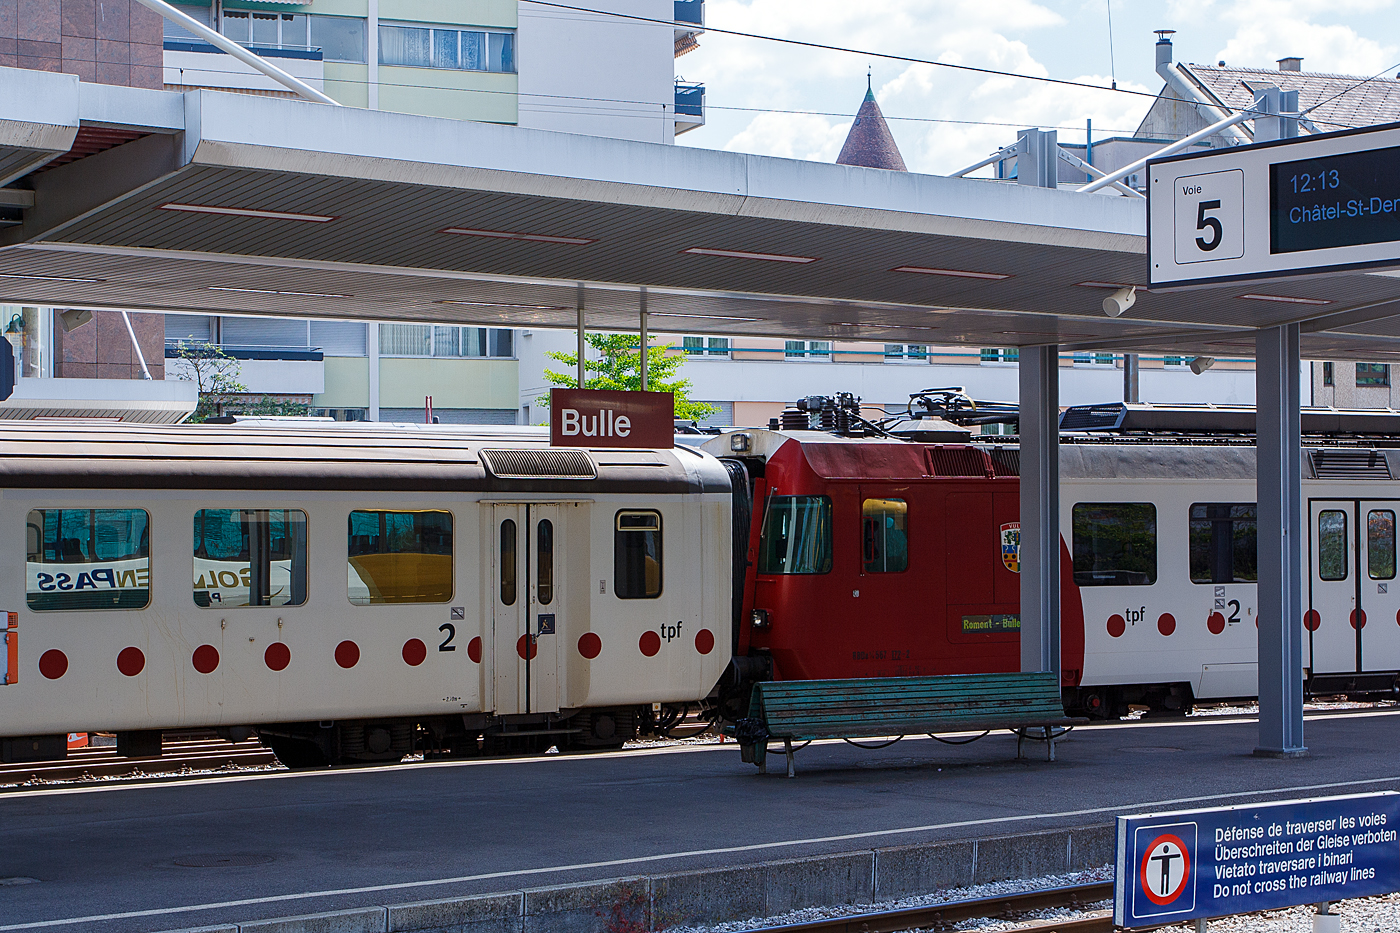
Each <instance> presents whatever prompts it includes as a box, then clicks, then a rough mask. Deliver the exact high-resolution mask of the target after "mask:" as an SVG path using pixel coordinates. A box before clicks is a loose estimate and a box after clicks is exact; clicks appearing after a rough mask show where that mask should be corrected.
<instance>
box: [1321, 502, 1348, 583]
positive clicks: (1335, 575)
mask: <svg viewBox="0 0 1400 933" xmlns="http://www.w3.org/2000/svg"><path fill="white" fill-rule="evenodd" d="M1317 575H1318V577H1319V578H1321V579H1323V580H1345V579H1346V578H1347V513H1346V512H1343V511H1342V510H1341V509H1323V510H1322V511H1321V512H1318V513H1317Z"/></svg>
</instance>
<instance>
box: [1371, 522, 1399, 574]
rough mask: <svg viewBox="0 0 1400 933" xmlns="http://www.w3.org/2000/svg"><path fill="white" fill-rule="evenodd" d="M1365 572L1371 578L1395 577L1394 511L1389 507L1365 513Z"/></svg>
mask: <svg viewBox="0 0 1400 933" xmlns="http://www.w3.org/2000/svg"><path fill="white" fill-rule="evenodd" d="M1366 572H1367V573H1369V574H1370V575H1371V579H1372V580H1394V579H1395V513H1394V512H1392V511H1391V510H1390V509H1374V510H1372V511H1371V512H1368V513H1367V515H1366Z"/></svg>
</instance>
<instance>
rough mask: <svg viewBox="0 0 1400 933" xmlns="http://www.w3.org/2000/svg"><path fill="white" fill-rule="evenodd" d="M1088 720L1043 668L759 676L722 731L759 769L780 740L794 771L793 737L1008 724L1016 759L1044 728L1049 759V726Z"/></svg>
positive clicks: (1052, 748) (869, 734) (971, 728)
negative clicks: (742, 708) (744, 705)
mask: <svg viewBox="0 0 1400 933" xmlns="http://www.w3.org/2000/svg"><path fill="white" fill-rule="evenodd" d="M1087 722H1088V720H1087V719H1073V718H1071V717H1068V716H1066V715H1065V710H1064V704H1063V702H1062V700H1061V699H1060V679H1059V676H1058V675H1057V674H1055V673H1053V672H1049V671H1046V672H1042V673H1029V674H1026V673H1015V674H948V675H945V676H941V677H874V678H864V679H853V680H782V681H762V682H759V683H756V684H754V686H753V694H752V697H751V699H750V701H749V715H748V717H747V718H744V719H740V720H739V721H738V722H736V723H735V724H734V725H733V726H730V727H728V728H727V729H726V730H725V731H726V732H728V733H729V734H730V735H733V736H734V737H735V738H736V739H737V740H738V741H739V750H740V752H741V754H742V755H743V760H744V761H746V762H750V763H752V764H756V765H758V767H759V768H760V769H762V770H763V771H764V773H767V771H768V765H767V756H768V743H769V742H770V741H772V740H774V739H781V740H782V742H783V747H784V750H785V752H786V755H787V766H788V777H793V776H795V774H796V772H795V770H794V768H793V761H792V755H793V747H792V745H793V742H802V741H808V740H811V739H857V738H872V737H876V736H894V735H898V736H905V735H931V734H933V733H935V732H952V731H956V732H970V731H991V730H993V729H1010V730H1012V731H1015V732H1016V735H1017V740H1016V757H1017V758H1020V757H1021V750H1022V745H1023V743H1024V742H1025V740H1026V738H1027V732H1026V730H1028V729H1042V730H1044V741H1045V742H1046V744H1047V745H1048V746H1049V749H1048V758H1049V760H1050V761H1054V760H1055V738H1056V734H1055V731H1054V730H1056V729H1061V728H1065V727H1068V726H1077V725H1083V724H1085V723H1087ZM1037 740H1039V739H1038V737H1037Z"/></svg>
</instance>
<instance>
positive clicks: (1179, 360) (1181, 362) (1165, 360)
mask: <svg viewBox="0 0 1400 933" xmlns="http://www.w3.org/2000/svg"><path fill="white" fill-rule="evenodd" d="M1186 363H1187V360H1186V357H1184V356H1164V357H1162V365H1163V366H1185V365H1186Z"/></svg>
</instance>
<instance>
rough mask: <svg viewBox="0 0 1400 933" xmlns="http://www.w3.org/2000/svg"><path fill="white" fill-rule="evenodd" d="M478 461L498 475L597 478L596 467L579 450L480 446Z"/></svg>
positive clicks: (493, 474)
mask: <svg viewBox="0 0 1400 933" xmlns="http://www.w3.org/2000/svg"><path fill="white" fill-rule="evenodd" d="M481 462H482V463H484V464H486V469H488V470H490V471H491V475H492V476H494V477H496V478H498V479H535V478H537V477H541V476H549V477H553V478H554V479H597V477H598V467H597V466H596V465H594V463H593V459H592V458H591V457H589V456H588V454H586V453H585V452H583V451H582V450H570V449H562V448H554V447H551V448H546V449H542V450H541V449H533V450H483V451H481Z"/></svg>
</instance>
